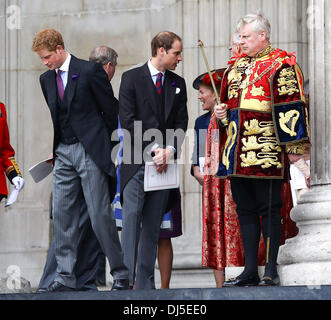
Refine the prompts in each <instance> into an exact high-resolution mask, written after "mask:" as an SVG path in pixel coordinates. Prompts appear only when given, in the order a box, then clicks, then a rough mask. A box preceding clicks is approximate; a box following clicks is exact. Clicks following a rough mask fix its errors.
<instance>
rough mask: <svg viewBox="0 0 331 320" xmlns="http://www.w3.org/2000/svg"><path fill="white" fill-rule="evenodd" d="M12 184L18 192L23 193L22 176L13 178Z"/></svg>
mask: <svg viewBox="0 0 331 320" xmlns="http://www.w3.org/2000/svg"><path fill="white" fill-rule="evenodd" d="M12 183H13V185H14V186H15V188H16V189H17V190H18V191H21V190H22V188H23V186H24V179H23V178H22V177H20V176H16V177H14V178H13V180H12Z"/></svg>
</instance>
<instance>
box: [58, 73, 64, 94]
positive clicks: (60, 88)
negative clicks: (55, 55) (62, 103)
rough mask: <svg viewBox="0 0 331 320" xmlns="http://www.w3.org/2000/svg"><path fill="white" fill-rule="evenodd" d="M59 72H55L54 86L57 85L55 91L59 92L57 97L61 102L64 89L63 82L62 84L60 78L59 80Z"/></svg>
mask: <svg viewBox="0 0 331 320" xmlns="http://www.w3.org/2000/svg"><path fill="white" fill-rule="evenodd" d="M61 72H62V71H61V70H60V69H59V70H58V71H57V75H56V84H57V90H58V92H59V97H60V99H61V100H62V99H63V95H64V88H63V82H62V78H61Z"/></svg>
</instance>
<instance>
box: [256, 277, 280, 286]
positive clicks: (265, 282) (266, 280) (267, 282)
mask: <svg viewBox="0 0 331 320" xmlns="http://www.w3.org/2000/svg"><path fill="white" fill-rule="evenodd" d="M279 283H280V280H279V276H278V275H277V276H276V277H275V278H271V277H268V276H265V277H263V278H262V280H261V281H260V282H259V286H279Z"/></svg>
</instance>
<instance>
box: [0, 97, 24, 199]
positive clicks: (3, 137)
mask: <svg viewBox="0 0 331 320" xmlns="http://www.w3.org/2000/svg"><path fill="white" fill-rule="evenodd" d="M14 156H15V151H14V149H13V148H12V146H11V145H10V143H9V131H8V125H7V118H6V108H5V105H4V104H3V103H1V102H0V201H1V200H2V199H3V198H6V197H7V195H8V190H7V184H6V176H7V178H8V179H9V181H10V182H11V183H12V184H13V185H14V186H15V188H16V189H18V190H21V189H22V188H23V185H24V179H23V178H22V174H21V172H20V169H19V168H18V165H17V163H16V161H15V158H14Z"/></svg>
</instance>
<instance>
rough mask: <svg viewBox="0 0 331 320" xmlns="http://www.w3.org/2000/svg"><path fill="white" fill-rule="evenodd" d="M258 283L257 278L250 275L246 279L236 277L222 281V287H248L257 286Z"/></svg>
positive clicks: (258, 279)
mask: <svg viewBox="0 0 331 320" xmlns="http://www.w3.org/2000/svg"><path fill="white" fill-rule="evenodd" d="M259 282H260V278H259V276H258V275H257V274H256V275H252V276H248V277H242V278H241V277H237V278H234V279H229V280H227V281H224V283H223V287H248V286H257V285H258V284H259Z"/></svg>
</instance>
